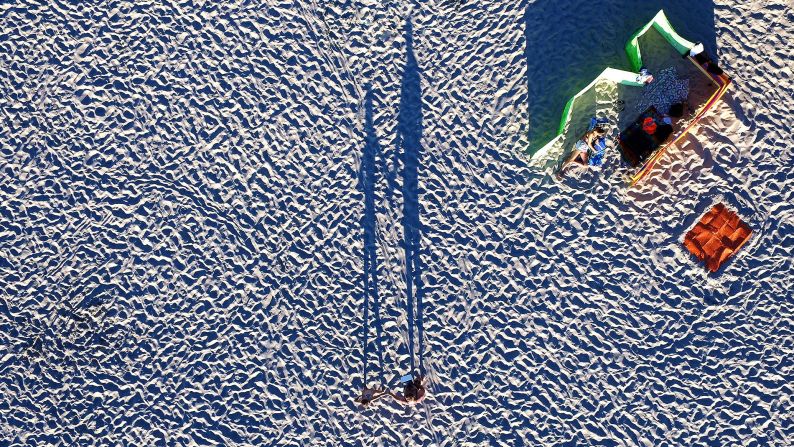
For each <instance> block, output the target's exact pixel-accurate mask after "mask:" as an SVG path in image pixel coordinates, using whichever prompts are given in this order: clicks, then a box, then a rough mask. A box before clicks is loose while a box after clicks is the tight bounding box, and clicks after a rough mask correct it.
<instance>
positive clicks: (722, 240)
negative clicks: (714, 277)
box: [684, 203, 753, 272]
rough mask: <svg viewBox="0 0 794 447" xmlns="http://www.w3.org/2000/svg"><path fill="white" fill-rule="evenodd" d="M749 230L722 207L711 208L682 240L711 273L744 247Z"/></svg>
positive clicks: (750, 231)
mask: <svg viewBox="0 0 794 447" xmlns="http://www.w3.org/2000/svg"><path fill="white" fill-rule="evenodd" d="M752 232H753V231H752V230H751V229H750V227H749V226H747V224H746V223H744V222H742V220H741V219H739V216H737V215H736V213H734V212H733V211H731V210H729V209H727V208H725V205H723V204H721V203H720V204H717V205H715V206H714V207H713V208H712V209H711V210H709V212H708V213H706V214H704V215H703V217H702V218H701V219H700V221H699V222H698V223H697V224H696V225H695V227H694V228H692V230H690V231H689V233H687V234H686V236H685V237H684V246H685V247H686V248H687V250H689V252H690V253H692V254H693V255H694V256H695V257H696V258H697V259H698V260H699V261H705V263H706V268H707V269H709V270H711V271H712V272H716V271H717V270H719V269H720V267H721V266H722V264H724V263H725V261H727V260H728V258H730V257H731V256H732V255H733V254H734V253H736V252H737V251H739V249H740V248H741V247H742V245H744V243H745V242H747V240H748V239H749V238H750V235H751V234H752Z"/></svg>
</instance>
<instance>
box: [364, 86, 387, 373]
mask: <svg viewBox="0 0 794 447" xmlns="http://www.w3.org/2000/svg"><path fill="white" fill-rule="evenodd" d="M372 115H373V113H372V89H371V87H370V86H367V94H366V98H365V104H364V131H365V134H366V135H365V144H364V152H363V153H362V157H361V164H360V167H359V172H358V182H359V187H360V188H361V191H362V192H363V193H364V214H363V215H362V217H361V228H362V233H363V238H364V252H363V256H364V259H363V261H364V278H363V279H364V300H363V308H364V312H363V313H364V327H363V332H362V344H363V355H364V360H363V361H364V367H363V368H364V386H365V387H366V386H367V379H368V377H367V372H368V370H369V357H370V340H369V334H370V325H371V324H372V323H374V326H375V352H376V355H377V359H378V367H379V370H380V375H379V377H378V380H379V381H380V383H381V384H383V381H384V375H385V371H384V364H383V342H382V339H383V323H382V321H381V315H380V294H379V290H378V251H377V246H378V235H377V225H376V206H375V188H376V185H377V181H378V169H377V159H378V157H379V156H380V144H379V142H378V136H377V134H376V132H375V126H374V123H373V117H372ZM370 309H372V315H370Z"/></svg>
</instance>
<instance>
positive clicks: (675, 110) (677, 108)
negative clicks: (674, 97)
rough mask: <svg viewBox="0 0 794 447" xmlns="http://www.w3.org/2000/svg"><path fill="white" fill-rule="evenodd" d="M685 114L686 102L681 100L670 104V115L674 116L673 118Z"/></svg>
mask: <svg viewBox="0 0 794 447" xmlns="http://www.w3.org/2000/svg"><path fill="white" fill-rule="evenodd" d="M683 114H684V104H683V103H681V102H677V103H675V104H673V105H671V106H670V113H668V115H670V116H672V117H673V118H681V116H682V115H683Z"/></svg>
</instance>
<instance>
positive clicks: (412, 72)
mask: <svg viewBox="0 0 794 447" xmlns="http://www.w3.org/2000/svg"><path fill="white" fill-rule="evenodd" d="M405 40H406V56H405V69H404V70H403V76H402V84H401V93H400V108H399V113H398V116H397V149H398V153H399V151H400V150H402V169H403V170H402V197H403V218H402V226H403V249H404V250H405V277H406V303H407V312H408V345H409V355H410V359H411V370H412V371H413V370H414V369H415V362H414V358H415V356H416V357H418V359H419V367H420V370H422V369H423V366H424V364H423V361H422V355H423V351H424V341H423V324H422V301H423V283H422V262H421V259H420V252H421V238H422V223H421V221H420V217H419V216H420V204H419V168H420V166H421V156H422V141H421V140H422V88H421V70H420V68H419V64H418V63H417V60H416V56H415V55H414V47H413V24H412V22H411V19H410V18H409V19H408V20H407V22H406V25H405ZM414 323H416V324H414ZM414 333H416V335H417V337H416V338H417V339H418V352H415V350H414V347H415V346H416V344H415V339H414Z"/></svg>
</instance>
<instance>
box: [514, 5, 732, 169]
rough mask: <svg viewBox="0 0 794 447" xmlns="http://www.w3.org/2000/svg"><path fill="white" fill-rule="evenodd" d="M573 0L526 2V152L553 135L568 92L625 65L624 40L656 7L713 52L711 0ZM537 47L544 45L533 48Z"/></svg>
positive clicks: (627, 63) (649, 16)
mask: <svg viewBox="0 0 794 447" xmlns="http://www.w3.org/2000/svg"><path fill="white" fill-rule="evenodd" d="M577 3H578V4H577V5H576V7H575V8H570V7H559V6H558V5H557V3H556V2H529V1H526V2H525V8H524V10H525V13H524V26H525V28H524V37H525V42H526V48H525V52H524V54H525V59H526V62H527V88H528V98H527V101H528V114H529V141H530V145H529V151H530V153H534V152H535V151H537V150H538V149H539V148H540V147H542V146H543V145H544V144H545V143H546V142H548V141H549V140H551V139H552V138H553V137H554V135H555V133H556V130H557V126H558V125H559V121H560V117H561V116H562V110H563V108H564V107H565V103H566V102H567V101H568V99H569V98H570V97H571V96H572V95H574V94H576V92H578V91H579V90H580V89H581V88H583V87H584V86H586V85H587V84H588V83H589V82H590V81H592V80H593V79H595V77H596V76H598V74H599V73H601V71H602V70H603V69H604V68H606V67H613V68H620V69H629V62H628V58H627V57H626V53H625V51H624V45H625V44H626V42H627V41H628V39H629V38H630V37H631V34H632V33H633V32H634V31H636V30H637V29H638V28H639V27H641V26H643V25H644V24H646V23H648V21H649V20H650V19H651V18H653V16H654V15H655V14H656V13H657V12H658V11H659V10H660V9H664V11H665V13H666V14H667V17H668V18H669V19H670V21H671V22H672V24H673V26H674V27H676V30H677V31H679V32H680V33H681V35H682V36H683V37H685V38H687V39H690V40H692V41H700V42H703V44H704V45H705V46H706V50H707V51H708V53H709V54H711V55H713V56H715V57H716V53H717V52H716V50H717V43H716V42H717V35H716V30H715V28H714V20H715V17H714V2H713V1H712V0H647V1H642V2H638V1H636V0H608V1H598V2H577ZM604 17H608V18H609V19H608V20H605V19H604ZM605 24H606V25H605ZM549 42H554V44H553V45H551V44H550V43H549ZM540 48H542V49H544V50H545V51H538V49H540ZM549 49H550V50H551V51H549Z"/></svg>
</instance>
